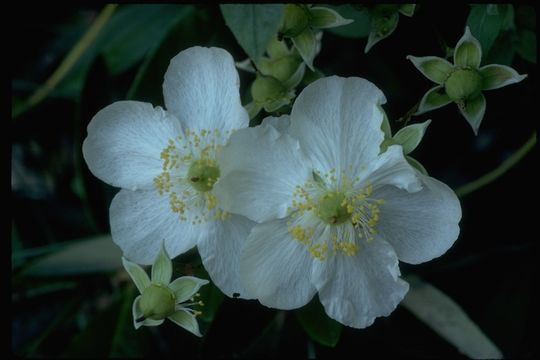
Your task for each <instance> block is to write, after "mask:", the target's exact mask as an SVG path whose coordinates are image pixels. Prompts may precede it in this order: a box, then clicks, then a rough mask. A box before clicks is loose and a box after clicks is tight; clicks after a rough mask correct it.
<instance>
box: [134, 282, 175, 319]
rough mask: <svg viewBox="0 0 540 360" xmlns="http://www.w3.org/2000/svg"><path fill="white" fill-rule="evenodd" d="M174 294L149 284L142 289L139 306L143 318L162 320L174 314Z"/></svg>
mask: <svg viewBox="0 0 540 360" xmlns="http://www.w3.org/2000/svg"><path fill="white" fill-rule="evenodd" d="M175 300H176V299H175V296H174V293H173V292H172V291H171V290H170V289H169V288H168V287H167V286H164V285H161V284H151V285H150V286H148V287H147V288H146V289H144V291H143V293H142V296H141V300H140V302H139V306H140V308H141V311H142V313H143V315H144V317H145V318H147V319H152V320H162V319H165V318H166V317H168V316H170V315H172V314H173V313H174V311H175V310H174V305H175Z"/></svg>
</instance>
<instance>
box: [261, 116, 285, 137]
mask: <svg viewBox="0 0 540 360" xmlns="http://www.w3.org/2000/svg"><path fill="white" fill-rule="evenodd" d="M261 126H273V127H274V128H275V129H276V130H277V131H279V132H280V133H284V132H287V131H288V129H289V126H291V119H290V117H289V115H281V116H280V117H274V116H268V117H265V118H264V119H263V121H262V123H261Z"/></svg>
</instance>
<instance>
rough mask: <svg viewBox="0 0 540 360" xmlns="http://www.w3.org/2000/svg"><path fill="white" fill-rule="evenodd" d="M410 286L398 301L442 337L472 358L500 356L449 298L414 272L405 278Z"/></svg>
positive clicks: (494, 347) (499, 357) (495, 348)
mask: <svg viewBox="0 0 540 360" xmlns="http://www.w3.org/2000/svg"><path fill="white" fill-rule="evenodd" d="M406 280H407V281H408V282H409V284H410V289H409V292H408V293H407V295H406V296H405V299H403V301H402V302H401V304H402V305H403V306H404V307H405V308H407V309H408V310H409V311H410V312H412V313H413V314H414V315H415V316H416V317H418V318H419V319H420V320H421V321H423V322H424V323H425V324H426V325H428V326H429V327H430V328H432V329H433V330H434V331H435V332H436V333H437V334H439V335H440V336H441V337H443V338H444V339H445V340H446V341H448V342H449V343H451V344H452V345H454V346H455V347H457V349H458V350H459V351H460V352H461V353H462V354H464V355H466V356H468V357H471V358H473V359H501V358H502V357H503V355H502V353H501V351H500V350H499V349H498V348H497V347H496V346H495V344H493V342H491V340H490V339H489V338H488V337H487V336H486V335H485V334H484V333H483V332H482V330H481V329H480V328H479V327H478V325H476V324H475V323H474V322H473V321H472V320H471V319H470V318H469V317H468V316H467V314H466V313H465V312H464V311H463V309H462V308H461V307H460V306H459V305H458V304H456V303H455V302H454V301H453V300H452V299H451V298H449V297H448V296H447V295H445V294H444V293H443V292H442V291H440V290H439V289H437V288H435V287H433V286H432V285H430V284H428V283H426V282H423V281H422V280H421V279H419V278H418V277H416V276H408V277H407V279H406Z"/></svg>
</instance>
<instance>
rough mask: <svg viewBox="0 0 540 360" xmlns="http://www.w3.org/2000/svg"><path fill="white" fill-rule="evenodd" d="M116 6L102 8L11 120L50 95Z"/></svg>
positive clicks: (18, 108)
mask: <svg viewBox="0 0 540 360" xmlns="http://www.w3.org/2000/svg"><path fill="white" fill-rule="evenodd" d="M117 6H118V5H117V4H109V5H107V6H105V8H103V10H102V11H101V13H100V14H99V15H98V17H97V18H96V20H95V21H94V22H93V23H92V25H91V26H90V28H89V29H88V30H87V31H86V33H85V34H84V35H83V37H82V38H81V39H80V40H79V41H78V42H77V44H75V46H74V47H73V48H72V49H71V50H70V51H69V53H68V54H67V56H66V57H65V58H64V60H63V61H62V63H61V64H60V65H59V66H58V68H56V70H55V71H54V72H53V73H52V75H51V76H50V77H49V78H48V79H47V81H45V84H43V85H42V86H41V87H40V88H39V89H37V90H36V91H35V92H34V93H33V94H32V96H30V98H28V100H27V101H26V102H25V103H24V104H22V105H21V106H18V107H16V108H15V109H14V111H13V118H16V117H18V116H19V115H21V114H22V113H24V112H26V111H27V110H29V109H31V108H32V107H34V106H36V105H37V104H39V103H40V102H42V101H43V100H44V99H45V98H46V97H47V96H48V95H49V94H50V93H51V91H53V90H54V88H55V87H56V86H57V85H58V83H59V82H60V81H61V80H62V79H63V78H64V77H65V76H66V75H67V73H68V72H69V71H70V70H71V69H72V68H73V65H75V64H76V63H77V61H78V60H79V59H80V58H81V56H82V55H83V54H84V53H85V51H86V50H87V49H88V48H89V47H90V45H91V44H92V43H93V41H94V40H95V39H96V37H97V35H98V34H99V32H100V31H101V29H103V27H104V26H105V24H106V23H107V21H108V20H109V18H110V17H111V15H112V14H113V12H114V10H115V9H116V7H117Z"/></svg>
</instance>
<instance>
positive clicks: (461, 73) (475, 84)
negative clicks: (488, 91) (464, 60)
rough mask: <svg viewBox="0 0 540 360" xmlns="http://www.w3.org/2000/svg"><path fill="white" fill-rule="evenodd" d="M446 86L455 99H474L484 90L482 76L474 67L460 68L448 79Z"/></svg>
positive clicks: (451, 97)
mask: <svg viewBox="0 0 540 360" xmlns="http://www.w3.org/2000/svg"><path fill="white" fill-rule="evenodd" d="M444 88H445V90H446V94H447V95H448V97H449V98H450V99H452V100H454V101H458V100H468V99H473V98H475V97H477V96H478V95H479V94H480V92H481V91H482V77H481V76H480V74H479V73H478V71H476V70H474V69H458V70H455V71H454V72H453V73H452V74H450V76H449V77H448V79H446V81H445V83H444Z"/></svg>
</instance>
